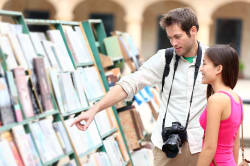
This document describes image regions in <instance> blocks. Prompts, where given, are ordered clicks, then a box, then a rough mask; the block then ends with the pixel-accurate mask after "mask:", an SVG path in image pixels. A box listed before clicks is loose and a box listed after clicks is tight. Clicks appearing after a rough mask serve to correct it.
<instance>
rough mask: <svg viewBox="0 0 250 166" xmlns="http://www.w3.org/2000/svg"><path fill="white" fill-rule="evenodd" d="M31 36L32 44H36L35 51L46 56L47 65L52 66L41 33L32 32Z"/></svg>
mask: <svg viewBox="0 0 250 166" xmlns="http://www.w3.org/2000/svg"><path fill="white" fill-rule="evenodd" d="M30 38H31V41H32V44H33V46H34V49H35V52H36V53H37V54H38V55H39V56H42V57H44V62H45V67H46V68H50V67H51V66H50V64H49V60H48V57H47V56H46V53H45V50H44V47H43V46H42V43H41V40H42V37H41V33H38V32H30Z"/></svg>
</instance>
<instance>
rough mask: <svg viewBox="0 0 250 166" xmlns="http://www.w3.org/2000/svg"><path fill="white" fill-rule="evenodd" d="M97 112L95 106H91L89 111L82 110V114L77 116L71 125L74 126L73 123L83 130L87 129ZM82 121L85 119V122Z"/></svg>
mask: <svg viewBox="0 0 250 166" xmlns="http://www.w3.org/2000/svg"><path fill="white" fill-rule="evenodd" d="M96 112H97V111H96V110H95V109H94V108H91V109H89V110H88V111H85V112H82V113H81V114H80V115H78V116H77V118H76V119H75V120H74V122H73V123H72V124H71V125H70V127H72V126H73V125H76V127H77V128H78V129H79V130H82V131H85V130H87V129H88V127H89V125H90V123H91V122H92V121H93V119H94V117H95V114H96ZM82 121H85V123H81V122H82Z"/></svg>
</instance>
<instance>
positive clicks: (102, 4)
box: [74, 0, 126, 31]
mask: <svg viewBox="0 0 250 166" xmlns="http://www.w3.org/2000/svg"><path fill="white" fill-rule="evenodd" d="M91 13H106V14H113V15H114V29H115V30H120V31H125V30H126V24H125V21H124V17H125V11H124V9H123V8H122V7H121V6H120V5H119V4H117V3H115V2H112V1H109V0H94V1H93V0H87V1H85V2H82V3H80V4H79V5H77V7H76V8H75V10H74V20H76V21H80V20H86V19H88V17H89V15H90V14H91Z"/></svg>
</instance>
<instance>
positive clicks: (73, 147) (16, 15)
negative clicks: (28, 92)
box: [0, 10, 131, 166]
mask: <svg viewBox="0 0 250 166" xmlns="http://www.w3.org/2000/svg"><path fill="white" fill-rule="evenodd" d="M1 15H2V16H7V17H11V18H12V19H13V20H14V21H15V22H16V23H17V24H19V25H20V26H21V27H22V32H23V33H24V34H27V35H28V36H29V38H30V40H31V44H32V49H34V52H35V56H37V57H43V58H42V59H43V60H44V59H45V60H44V61H45V62H44V63H45V65H44V66H46V65H47V64H46V60H47V61H48V62H49V63H50V65H51V68H47V66H46V70H44V72H43V73H46V74H47V77H48V78H49V80H48V82H49V83H48V84H49V87H50V88H51V89H50V97H51V101H52V104H53V109H52V110H44V108H43V103H42V101H41V99H40V98H39V95H40V93H39V92H37V91H36V88H35V85H34V84H31V87H30V89H32V90H33V93H35V97H36V101H38V102H40V103H38V105H39V107H38V108H39V112H40V113H39V114H36V115H34V116H32V117H26V116H25V111H24V108H23V106H22V104H21V103H20V98H19V96H17V98H18V102H16V103H15V104H16V105H15V106H17V107H20V108H21V111H22V115H24V119H23V120H21V121H19V122H13V123H10V124H5V125H2V126H1V125H0V136H1V134H3V133H4V132H6V131H7V132H9V131H13V130H16V131H15V133H18V132H19V133H22V129H20V128H21V127H23V128H24V131H25V132H23V133H25V134H29V135H30V138H31V141H32V144H34V151H33V152H35V154H36V156H35V157H36V162H37V163H36V164H38V165H44V166H45V165H56V164H57V163H58V162H59V161H60V160H61V159H62V158H65V157H68V158H69V159H70V160H74V161H73V162H75V165H77V166H80V165H82V162H81V158H82V157H86V156H88V155H90V156H91V155H93V154H95V153H93V152H95V151H100V152H103V153H97V154H95V157H98V156H102V158H105V159H106V160H109V159H108V157H107V154H108V153H107V154H106V152H107V148H109V150H108V151H109V152H110V146H113V147H114V146H116V145H115V144H117V142H116V141H117V140H116V139H114V140H113V142H112V141H111V144H110V139H111V137H112V138H113V136H114V137H116V135H119V134H120V128H118V127H117V126H118V125H113V124H117V123H119V121H118V122H116V120H117V119H114V118H113V119H112V117H109V116H112V115H113V116H115V115H114V114H113V112H112V111H111V109H108V111H105V112H107V113H106V114H107V115H106V116H107V120H109V121H112V122H111V123H112V125H110V129H106V130H105V131H103V127H100V126H106V125H107V123H108V121H104V122H107V123H106V124H105V125H103V124H101V125H100V124H99V123H100V122H98V121H100V120H98V119H97V118H95V120H94V121H93V122H92V124H93V125H92V127H90V128H91V130H90V128H89V130H90V131H88V132H84V133H80V134H79V132H80V131H78V130H77V129H72V128H70V127H69V125H70V124H71V123H72V120H73V118H74V117H75V116H77V115H78V114H80V113H81V112H82V111H86V110H88V109H89V108H90V106H91V105H92V104H94V103H95V102H97V101H98V100H100V99H101V98H102V97H103V95H104V94H105V93H104V94H103V95H100V94H99V96H97V97H93V96H92V98H91V99H90V98H89V96H88V94H87V93H84V94H85V99H86V101H87V105H86V104H85V105H84V106H82V105H83V104H82V103H81V106H82V107H80V106H79V107H77V108H74V109H70V111H68V110H67V109H66V108H65V107H64V106H65V105H64V104H65V103H64V102H61V103H60V102H58V96H57V94H56V93H55V87H54V82H53V80H54V81H55V79H56V78H57V77H59V75H60V76H61V77H65V79H66V78H67V79H69V77H70V78H71V77H72V78H73V77H74V78H75V79H76V77H77V75H76V74H75V73H76V72H77V71H78V70H79V73H81V74H83V75H81V76H84V74H86V73H88V72H89V73H91V72H92V73H93V71H94V74H96V76H95V78H94V79H92V81H93V80H97V79H98V80H101V76H100V74H99V70H98V67H97V63H96V62H95V58H94V57H93V55H92V50H91V49H90V47H89V46H88V48H87V49H88V50H89V51H90V54H91V55H90V59H91V62H90V61H89V62H83V61H84V59H83V58H82V59H76V54H77V52H74V51H76V50H74V48H72V47H74V45H73V46H72V43H69V41H68V40H69V34H68V36H67V34H65V33H66V31H67V29H68V28H69V27H71V28H73V29H74V30H75V31H76V28H78V30H80V32H81V34H80V35H82V37H83V39H84V40H85V42H88V40H87V38H86V36H85V32H84V30H83V27H82V24H81V23H80V22H70V21H69V22H68V21H58V20H37V19H24V17H23V15H22V13H20V12H12V11H4V10H0V16H1ZM27 25H48V26H49V29H51V30H52V31H53V30H58V31H57V32H60V33H59V34H60V38H62V40H61V41H63V42H61V43H60V44H62V45H64V46H65V49H66V52H64V56H65V57H64V58H67V59H68V61H67V63H70V64H71V65H72V67H71V68H70V67H68V68H64V67H62V66H60V65H58V66H59V67H60V68H59V67H58V68H57V70H54V67H56V66H53V63H51V62H52V60H51V59H52V58H51V57H45V53H43V52H41V50H39V48H38V47H37V43H35V40H34V39H33V38H32V37H34V35H35V34H34V33H33V32H30V31H29V29H28V26H27ZM65 29H66V30H65ZM69 32H70V33H71V34H73V33H72V31H71V30H69ZM78 32H79V31H78ZM73 35H74V34H73ZM78 35H79V33H78ZM57 37H59V36H57ZM52 39H53V38H52ZM54 39H55V38H54ZM56 39H58V38H56ZM58 40H59V39H58ZM40 42H41V43H42V44H43V46H44V49H45V52H46V51H47V50H46V48H48V47H45V44H46V43H49V42H50V41H48V42H47V41H46V42H45V41H40ZM75 42H77V41H75ZM41 43H40V44H41ZM70 44H71V45H70ZM73 44H74V43H73ZM49 46H50V47H51V48H52V49H51V50H52V52H53V51H54V53H55V52H56V51H55V50H56V46H54V45H51V44H50V45H49ZM46 55H49V54H48V53H47V52H46ZM50 55H51V54H50ZM78 56H79V55H78ZM7 58H8V56H7V55H6V54H5V53H4V52H3V51H2V50H1V46H0V59H1V66H3V68H4V70H5V71H6V72H7V73H11V70H10V69H8V68H7V66H8V65H7V64H6V61H7ZM46 58H47V59H46ZM78 58H79V57H78ZM40 59H41V58H40ZM77 60H78V61H77ZM58 63H60V62H58ZM61 63H62V64H63V62H61ZM25 72H26V76H28V77H29V80H30V82H31V83H32V78H33V79H34V77H33V76H32V75H33V74H37V73H36V71H35V69H33V68H32V69H30V68H27V69H26V70H25ZM69 73H70V74H69ZM79 73H78V74H79ZM74 74H75V75H74ZM61 77H60V78H61ZM86 77H87V76H86ZM88 77H90V76H89V75H88ZM72 78H71V81H72ZM78 79H79V76H78ZM62 80H63V79H62ZM12 81H13V82H14V78H13V80H12ZM57 81H58V80H57ZM59 81H60V80H59ZM63 81H64V80H63ZM72 82H73V81H72ZM59 83H64V82H59ZM74 83H75V84H76V83H77V82H76V81H75V82H74ZM75 84H74V86H76V85H75ZM100 87H101V88H102V89H103V91H105V88H104V85H103V84H102V82H101V84H100ZM40 88H41V87H40ZM67 88H69V87H67ZM74 88H75V87H74ZM60 90H62V89H60ZM64 92H65V91H64ZM78 95H79V94H78ZM78 95H77V96H78ZM79 96H80V95H79ZM79 96H78V97H79ZM59 100H60V99H59ZM64 101H65V100H64ZM62 104H63V106H62ZM62 108H64V111H63V110H62ZM67 108H68V107H67ZM65 109H66V111H65ZM102 112H104V111H102ZM98 116H99V115H98ZM100 116H101V115H100ZM102 116H103V115H102ZM59 124H60V125H59ZM43 125H51V128H48V129H53V132H54V133H55V134H53V133H52V134H50V135H56V137H57V142H55V143H54V144H58V145H59V144H60V145H61V144H62V142H63V144H65V145H64V146H65V147H64V148H62V150H61V153H60V155H57V156H53V157H51V155H50V156H46V154H47V153H44V152H45V151H42V150H44V148H43V144H42V143H44V142H42V143H41V142H40V141H41V139H43V140H45V138H46V137H45V136H42V135H40V134H41V133H42V132H45V133H46V132H47V133H46V134H48V132H49V131H52V130H48V131H47V130H44V126H43ZM17 126H19V127H17ZM20 126H21V127H20ZM52 126H53V128H52ZM59 126H60V127H59ZM107 126H108V125H107ZM14 128H17V129H14ZM40 128H41V133H38V132H37V130H38V129H39V130H40ZM59 129H61V130H63V134H62V133H61V130H60V131H59ZM71 130H75V132H76V131H77V132H78V135H75V134H76V133H74V132H72V131H71ZM50 135H49V136H50ZM58 135H60V136H59V137H60V138H61V137H63V136H64V137H63V140H61V139H62V138H61V139H59V138H58ZM62 135H63V136H62ZM47 136H48V135H47ZM78 136H80V137H81V138H83V139H85V146H84V148H81V146H78V145H80V144H79V140H78V144H76V142H77V141H76V138H77V137H78ZM25 138H26V137H25ZM95 138H97V139H95ZM65 139H66V140H67V141H66V142H67V143H66V142H65ZM118 139H119V138H118ZM47 140H50V139H47ZM0 141H1V139H0ZM86 141H87V142H86ZM89 141H90V142H89ZM95 141H96V142H95ZM124 141H125V142H124ZM25 142H26V141H25ZM107 142H109V143H107ZM92 143H93V144H92ZM122 143H123V144H126V140H124V139H123V140H122ZM66 144H67V145H68V147H66ZM112 144H113V145H112ZM52 145H53V144H52ZM82 145H83V144H82ZM86 145H89V146H86ZM120 146H122V145H119V147H120ZM82 147H83V146H82ZM116 147H118V146H116ZM119 147H118V148H116V149H119ZM67 148H68V149H69V148H70V150H67ZM55 149H56V148H55ZM58 149H60V148H58ZM58 149H57V150H58ZM83 149H84V150H83ZM111 151H112V150H111ZM104 153H105V154H104ZM121 153H122V152H120V149H119V150H118V153H116V154H120V161H118V162H119V163H120V164H121V163H122V165H124V166H125V165H128V164H129V163H131V162H130V161H128V160H126V159H125V157H124V156H122V154H121ZM48 154H49V151H48ZM57 154H58V153H57ZM121 156H122V157H121ZM0 157H1V156H0ZM21 157H22V158H23V160H25V158H24V157H23V156H22V155H21ZM118 158H119V156H118ZM0 159H1V158H0ZM111 160H112V159H111ZM130 160H131V157H130ZM104 161H105V160H104ZM34 162H35V161H34ZM25 164H26V165H27V163H25ZM28 165H31V164H28Z"/></svg>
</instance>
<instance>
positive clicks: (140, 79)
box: [71, 50, 165, 130]
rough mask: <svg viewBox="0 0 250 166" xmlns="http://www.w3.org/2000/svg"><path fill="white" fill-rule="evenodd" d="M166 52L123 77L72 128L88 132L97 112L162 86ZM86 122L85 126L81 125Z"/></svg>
mask: <svg viewBox="0 0 250 166" xmlns="http://www.w3.org/2000/svg"><path fill="white" fill-rule="evenodd" d="M164 55H165V51H164V50H161V51H159V52H158V53H157V54H156V55H154V56H152V57H151V58H150V59H149V60H147V61H146V62H145V63H144V64H143V65H142V66H141V67H140V69H139V70H138V71H136V72H135V73H132V74H129V75H127V76H125V77H123V78H122V79H121V80H120V81H119V82H118V83H117V85H116V86H114V87H113V88H111V89H110V91H109V92H108V93H107V94H106V95H105V97H104V98H103V99H102V100H101V101H99V102H98V103H97V104H95V105H94V106H93V107H92V108H90V109H89V110H88V111H85V112H82V113H81V114H80V115H79V116H78V117H77V119H76V120H75V121H74V122H73V123H72V125H71V126H73V125H76V126H77V127H78V128H79V129H80V130H86V129H87V128H88V126H89V125H90V123H91V122H92V121H93V119H94V117H95V115H96V113H97V112H99V111H101V110H104V109H106V108H108V107H111V106H113V105H114V104H116V103H118V102H119V101H122V100H124V99H128V100H131V99H132V98H133V96H134V95H135V94H136V93H138V91H140V90H141V89H143V88H144V87H145V86H151V85H156V84H160V83H161V80H162V75H163V70H164V66H165V57H164ZM81 121H84V122H85V123H84V124H81Z"/></svg>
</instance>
